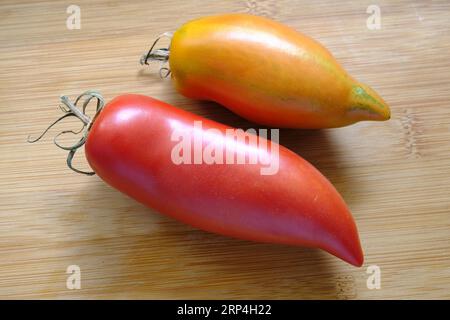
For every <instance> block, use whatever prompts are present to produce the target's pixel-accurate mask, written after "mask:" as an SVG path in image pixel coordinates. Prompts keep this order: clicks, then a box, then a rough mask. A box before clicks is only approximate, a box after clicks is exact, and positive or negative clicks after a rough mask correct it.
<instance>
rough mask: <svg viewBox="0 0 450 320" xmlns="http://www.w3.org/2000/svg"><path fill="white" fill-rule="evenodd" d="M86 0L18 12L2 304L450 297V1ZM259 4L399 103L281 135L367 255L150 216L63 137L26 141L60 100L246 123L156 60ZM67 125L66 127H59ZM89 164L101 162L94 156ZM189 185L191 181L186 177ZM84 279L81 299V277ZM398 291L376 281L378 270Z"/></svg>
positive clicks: (1, 81)
mask: <svg viewBox="0 0 450 320" xmlns="http://www.w3.org/2000/svg"><path fill="white" fill-rule="evenodd" d="M334 3H335V2H334V1H330V2H325V1H313V2H312V1H274V0H273V1H271V0H267V1H255V0H250V1H208V2H201V1H193V0H184V1H173V0H172V1H85V0H79V1H76V3H75V4H77V5H78V6H79V7H80V8H81V29H79V30H69V29H67V27H66V19H67V17H68V16H69V14H67V13H66V9H67V7H68V6H69V5H71V4H73V2H72V1H70V2H69V1H45V2H44V1H43V2H39V1H21V0H3V1H2V2H1V3H0V69H1V70H2V72H1V75H0V102H1V103H0V125H1V126H0V257H1V258H0V297H1V298H154V299H155V298H156V299H163V298H194V299H196V298H231V299H233V298H253V299H257V298H268V299H272V298H275V299H278V298H290V299H311V298H318V299H322V298H325V299H394V298H400V299H414V298H425V299H431V298H441V299H442V298H445V299H449V298H450V252H449V248H450V143H449V142H450V105H449V104H450V57H449V54H450V32H449V27H450V4H449V2H448V1H433V2H431V1H377V2H376V5H378V6H379V8H380V9H381V28H380V29H379V30H369V29H368V28H367V26H366V20H367V18H368V17H369V16H370V14H368V13H367V12H366V9H367V7H368V6H369V5H371V4H373V3H372V2H371V1H357V2H354V1H339V2H336V3H335V4H334ZM224 12H251V13H254V14H259V15H264V16H268V17H271V18H273V19H275V20H278V21H280V22H283V23H285V24H287V25H289V26H291V27H293V28H296V29H298V30H300V31H302V32H304V33H305V34H307V35H309V36H311V37H313V38H315V39H317V40H319V41H320V42H321V43H322V44H324V45H325V46H326V47H327V48H328V49H329V50H330V51H331V52H332V53H333V54H334V55H335V56H336V57H337V59H338V60H339V61H340V62H341V63H342V64H343V66H344V67H345V68H346V69H347V70H348V71H349V73H351V74H352V75H354V76H355V77H356V78H357V79H359V80H360V81H362V82H366V83H368V84H370V85H371V86H372V87H373V88H374V89H375V90H377V91H378V92H380V94H381V95H382V96H383V97H384V98H385V99H386V100H387V102H388V103H389V104H390V106H391V108H392V119H391V120H390V121H388V122H384V123H370V122H365V123H359V124H356V125H353V126H350V127H346V128H342V129H335V130H321V131H302V130H281V132H280V140H281V143H282V144H283V145H285V146H287V147H288V148H290V149H292V150H294V151H295V152H297V153H298V154H300V155H301V156H303V157H304V158H306V159H307V160H308V161H310V162H311V163H312V164H314V165H315V166H316V167H317V168H318V169H319V170H321V171H322V172H323V173H324V174H325V175H326V176H327V177H328V178H329V179H330V180H331V181H332V182H333V184H334V185H335V186H336V188H337V189H338V190H339V191H340V193H341V194H342V196H343V198H344V199H345V200H346V202H347V203H348V205H349V206H350V208H351V210H352V212H353V215H354V217H355V219H356V222H357V225H358V229H359V232H360V237H361V241H362V245H363V248H364V250H365V263H364V266H363V267H362V268H354V267H352V266H350V265H347V264H345V263H344V262H342V261H340V260H338V259H336V258H334V257H332V256H330V255H328V254H326V253H324V252H321V251H319V250H314V249H304V248H295V247H284V246H278V245H269V244H257V243H251V242H246V241H239V240H234V239H228V238H225V237H222V236H218V235H214V234H209V233H205V232H202V231H198V230H195V229H193V228H191V227H188V226H185V225H183V224H181V223H178V222H176V221H173V220H172V219H169V218H166V217H164V216H161V215H159V214H158V213H156V212H154V211H152V210H150V209H147V208H145V207H144V206H142V205H140V204H138V203H136V202H135V201H133V200H131V199H129V198H127V197H126V196H124V195H122V194H120V193H119V192H117V191H115V190H113V189H112V188H110V187H109V186H107V185H105V184H104V183H103V182H102V181H101V180H100V179H99V178H98V177H96V176H94V177H87V176H82V175H77V174H75V173H72V172H71V171H70V170H69V169H68V168H67V167H66V165H65V156H66V155H65V153H63V152H62V151H61V150H59V149H57V148H56V147H55V146H54V145H53V144H52V142H51V139H50V137H51V136H52V135H54V134H55V133H56V132H57V130H56V129H55V130H52V131H51V132H50V133H51V134H50V135H49V137H48V138H47V139H45V140H44V141H42V142H40V143H39V144H34V145H29V144H27V143H26V138H27V135H28V134H34V135H36V134H38V133H39V132H41V131H42V129H43V128H45V127H46V125H48V124H49V123H50V122H51V121H52V120H54V119H55V118H56V117H57V116H58V115H60V111H58V109H57V105H58V97H59V95H60V94H66V95H69V96H70V97H72V98H74V97H75V96H77V95H78V94H80V93H81V92H83V91H84V90H87V89H93V88H95V89H98V90H99V91H101V92H102V94H103V95H104V97H105V98H106V100H110V99H111V98H113V97H114V96H116V95H118V94H121V93H125V92H133V93H142V94H147V95H151V96H154V97H156V98H158V99H161V100H164V101H167V102H169V103H171V104H174V105H176V106H178V107H180V108H183V109H185V110H189V111H192V112H195V113H197V114H200V115H203V116H206V117H208V118H211V119H214V120H217V121H220V122H224V123H226V124H229V125H232V126H240V127H244V128H248V127H252V126H253V127H254V125H252V124H251V123H248V122H246V121H245V120H243V119H241V118H239V117H237V116H235V115H233V114H232V113H231V112H229V111H227V110H226V109H224V108H222V107H220V106H218V105H216V104H214V103H207V102H198V101H192V100H189V99H187V98H184V97H182V96H180V95H179V94H178V93H177V92H175V90H174V88H173V87H172V85H171V83H170V80H169V79H165V80H161V79H160V78H159V77H158V75H157V72H156V69H155V68H154V69H151V70H143V69H142V68H141V67H140V66H139V64H138V59H139V57H140V55H141V54H142V53H143V52H144V51H145V50H147V49H148V47H149V45H150V44H151V42H152V40H153V39H154V38H155V37H156V36H157V35H159V34H161V33H163V32H165V31H173V30H175V29H176V28H177V27H178V26H179V25H181V24H182V23H183V22H185V21H187V20H190V19H193V18H196V17H201V16H204V15H208V14H216V13H224ZM59 128H61V126H60V127H59ZM77 164H78V165H80V166H85V162H84V161H83V156H81V155H80V156H79V157H78V159H77ZM180 183H182V182H180ZM70 265H77V266H79V267H80V270H81V289H79V290H77V289H75V290H69V289H68V288H67V287H66V280H67V277H68V276H69V275H68V274H67V273H66V269H67V267H68V266H70ZM371 265H376V266H378V267H379V268H380V270H381V288H380V289H372V290H370V289H368V287H367V285H366V281H367V277H368V276H369V274H367V273H366V270H367V268H368V267H369V266H371Z"/></svg>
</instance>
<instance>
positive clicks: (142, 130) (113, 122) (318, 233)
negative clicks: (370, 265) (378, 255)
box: [85, 95, 363, 266]
mask: <svg viewBox="0 0 450 320" xmlns="http://www.w3.org/2000/svg"><path fill="white" fill-rule="evenodd" d="M198 124H201V127H199V126H198ZM227 129H228V131H229V130H230V129H232V128H230V127H227V126H225V125H222V124H220V123H217V122H214V121H211V120H207V119H205V118H202V117H200V116H196V115H193V114H191V113H188V112H186V111H183V110H179V109H177V108H175V107H173V106H171V105H168V104H166V103H164V102H161V101H158V100H155V99H152V98H149V97H146V96H141V95H122V96H119V97H117V98H115V99H114V100H112V101H111V102H110V103H109V104H107V105H106V106H105V108H104V109H103V111H102V112H101V113H100V114H99V115H98V117H96V119H95V121H94V123H93V125H92V127H91V130H90V132H89V135H88V137H87V141H86V145H85V146H86V149H85V150H86V157H87V160H88V162H89V164H90V166H91V167H92V169H93V170H94V171H95V172H96V173H97V174H98V175H99V176H100V177H101V178H102V179H103V180H104V181H106V182H107V183H108V184H110V185H111V186H113V187H114V188H116V189H118V190H120V191H122V192H123V193H125V194H127V195H129V196H130V197H132V198H134V199H136V200H138V201H140V202H142V203H144V204H145V205H147V206H149V207H151V208H154V209H156V210H157V211H159V212H161V213H163V214H166V215H168V216H171V217H173V218H175V219H178V220H180V221H183V222H185V223H187V224H190V225H192V226H194V227H197V228H200V229H203V230H206V231H210V232H215V233H219V234H223V235H227V236H231V237H236V238H241V239H248V240H254V241H261V242H273V243H280V244H289V245H299V246H308V247H318V248H322V249H323V250H326V251H328V252H329V253H331V254H333V255H335V256H337V257H339V258H341V259H343V260H345V261H347V262H349V263H351V264H353V265H355V266H360V265H361V264H362V263H363V254H362V250H361V247H360V242H359V238H358V233H357V230H356V226H355V223H354V221H353V218H352V216H351V214H350V212H349V210H348V208H347V206H346V205H345V203H344V201H343V200H342V198H341V197H340V195H339V194H338V192H337V191H336V190H335V189H334V187H333V186H332V185H331V184H330V182H329V181H328V180H327V179H326V178H325V177H324V176H322V174H320V173H319V171H317V170H316V169H315V168H314V167H313V166H312V165H311V164H309V163H308V162H306V161H305V160H303V159H302V158H301V157H299V156H298V155H296V154H295V153H293V152H291V151H290V150H288V149H286V148H284V147H282V146H279V145H278V144H275V143H271V142H270V141H267V140H265V139H262V138H261V139H260V143H259V144H258V145H257V146H255V145H254V144H251V143H250V140H252V139H251V138H250V139H240V138H239V137H241V138H242V136H240V135H242V134H246V133H244V132H240V133H238V135H237V136H236V137H234V138H230V135H227V132H228V131H227ZM181 137H182V138H183V139H187V140H186V141H191V144H190V146H191V148H188V149H183V151H181V149H179V148H178V146H179V145H180V143H181V142H182V139H181ZM246 137H247V138H249V136H246ZM252 137H255V136H252ZM265 145H267V147H264V146H265ZM219 147H220V148H219ZM208 148H209V149H211V148H212V149H213V150H215V163H212V164H211V163H210V162H208V161H200V160H201V159H199V158H197V159H196V157H197V156H196V152H197V153H198V151H199V149H201V150H202V151H203V152H204V153H203V156H204V155H205V153H206V152H207V149H208ZM221 148H223V155H224V156H223V162H226V159H228V160H230V159H237V158H239V157H241V159H244V158H245V159H249V158H250V157H251V156H252V155H255V154H256V155H258V156H259V157H261V159H263V158H264V159H265V162H264V163H265V164H264V163H263V162H262V161H257V162H254V163H249V162H248V161H247V162H246V163H245V164H237V161H235V162H234V164H230V163H228V162H226V163H223V164H220V161H218V159H219V158H217V157H218V154H217V152H219V151H220V150H221ZM217 150H219V151H217ZM190 152H193V153H194V156H193V157H190V156H189V153H190ZM211 154H213V153H211ZM225 155H227V156H225ZM178 156H180V157H182V159H185V160H186V162H184V163H180V161H179V157H178ZM174 157H175V158H174ZM203 160H206V159H203ZM189 162H190V163H191V164H188V163H189ZM270 166H271V167H272V168H275V170H273V172H272V173H271V174H262V169H264V168H266V169H267V168H268V167H270Z"/></svg>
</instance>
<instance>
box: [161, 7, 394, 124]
mask: <svg viewBox="0 0 450 320" xmlns="http://www.w3.org/2000/svg"><path fill="white" fill-rule="evenodd" d="M169 65H170V70H171V73H172V79H173V82H174V83H175V86H176V88H177V90H178V91H179V92H180V93H182V94H183V95H185V96H187V97H190V98H195V99H203V100H212V101H215V102H217V103H219V104H222V105H224V106H225V107H227V108H229V109H230V110H231V111H233V112H235V113H237V114H239V115H241V116H242V117H244V118H246V119H248V120H251V121H254V122H256V123H260V124H264V125H269V126H275V127H290V128H331V127H341V126H345V125H349V124H352V123H355V122H358V121H361V120H387V119H389V118H390V110H389V107H388V105H387V104H386V103H385V102H384V101H383V99H382V98H381V97H380V96H379V95H378V94H377V93H376V92H375V91H374V90H372V89H371V88H370V87H368V86H367V85H364V84H362V83H359V82H358V81H356V80H355V79H354V78H352V77H351V76H350V75H349V74H347V72H346V71H345V70H344V69H343V68H342V67H341V65H340V64H339V63H338V62H337V61H336V60H335V58H334V57H333V56H332V55H331V54H330V52H329V51H328V50H327V49H325V48H324V47H323V46H322V45H321V44H319V43H318V42H316V41H314V40H313V39H311V38H309V37H307V36H305V35H303V34H301V33H300V32H297V31H296V30H293V29H291V28H289V27H287V26H285V25H282V24H280V23H277V22H275V21H272V20H269V19H266V18H263V17H258V16H253V15H248V14H225V15H218V16H211V17H206V18H201V19H198V20H194V21H191V22H188V23H186V24H185V25H183V26H182V27H181V28H179V29H178V30H177V31H176V32H175V33H174V35H173V38H172V40H171V44H170V53H169Z"/></svg>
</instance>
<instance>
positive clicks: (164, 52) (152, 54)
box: [140, 32, 173, 78]
mask: <svg viewBox="0 0 450 320" xmlns="http://www.w3.org/2000/svg"><path fill="white" fill-rule="evenodd" d="M172 36H173V33H171V32H164V33H163V34H161V35H159V36H158V37H157V38H156V39H155V41H154V42H153V44H152V46H151V47H150V50H148V52H147V53H145V54H143V55H142V56H141V59H140V63H141V65H144V64H146V65H148V64H149V63H148V61H149V60H152V61H160V62H161V65H160V67H159V76H160V77H161V78H167V77H168V76H169V74H170V69H169V68H168V67H166V66H165V65H166V63H167V61H169V56H170V45H169V46H168V47H167V48H158V49H154V48H155V45H156V44H157V43H158V42H159V40H161V39H162V38H165V37H166V38H169V39H172Z"/></svg>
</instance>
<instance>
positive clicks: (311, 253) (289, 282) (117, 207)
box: [77, 179, 345, 299]
mask: <svg viewBox="0 0 450 320" xmlns="http://www.w3.org/2000/svg"><path fill="white" fill-rule="evenodd" d="M79 196H80V198H81V201H80V203H81V202H82V201H83V202H86V203H95V206H90V207H89V210H88V211H89V212H88V213H89V221H88V225H86V221H85V222H78V224H77V225H78V226H79V227H80V228H82V229H83V230H84V231H83V232H84V233H86V229H88V230H90V231H89V232H88V234H89V233H90V237H91V238H92V239H91V240H90V241H89V242H87V243H83V244H80V247H79V248H78V250H79V253H80V254H82V255H83V256H84V257H86V260H85V261H84V265H85V266H86V267H87V268H93V269H95V268H98V267H101V268H102V269H103V270H104V273H105V275H104V277H102V279H96V280H95V283H91V284H89V283H86V282H85V288H89V287H94V288H93V289H92V290H94V291H92V290H91V292H96V293H97V294H102V291H101V288H102V282H105V284H106V283H108V286H109V292H110V293H113V294H114V296H116V297H128V298H138V297H141V298H186V299H188V298H191V299H192V298H194V299H197V298H198V299H201V298H203V299H207V298H223V299H226V298H247V299H258V298H261V299H263V298H265V299H272V298H273V299H276V298H279V299H281V298H303V299H315V298H317V299H318V298H336V281H335V279H336V275H335V272H336V269H335V265H334V263H336V261H335V260H334V259H337V258H334V257H332V256H331V255H329V254H327V253H325V252H323V251H321V250H319V249H313V248H301V247H291V246H282V245H274V244H264V243H256V242H250V241H243V240H238V239H231V238H227V237H224V236H220V235H216V234H212V233H208V232H204V231H201V230H197V229H194V228H192V227H190V226H187V225H184V224H182V223H179V222H177V221H175V220H174V219H171V218H169V217H165V216H163V215H161V214H159V213H157V212H155V211H153V210H152V209H149V208H146V207H145V206H143V205H141V204H139V203H137V202H136V201H134V200H133V199H131V198H128V197H127V196H125V195H123V194H121V193H119V192H118V191H116V190H114V189H112V188H111V187H109V186H107V185H106V184H104V183H103V182H102V181H101V180H100V179H95V180H92V183H89V184H88V186H87V188H86V189H84V190H83V192H82V193H81V194H80V195H79ZM99 199H101V200H99ZM80 232H81V230H80ZM85 246H88V247H85ZM105 248H109V250H105ZM93 252H96V254H93ZM341 263H342V264H345V263H344V262H341ZM112 280H114V281H112ZM112 283H114V284H112ZM114 286H115V287H114ZM130 287H132V288H133V290H131V291H129V290H128V291H126V293H124V292H123V289H124V288H130ZM96 288H98V289H96ZM124 294H125V295H124Z"/></svg>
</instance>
